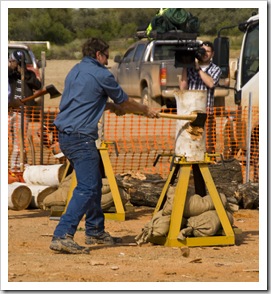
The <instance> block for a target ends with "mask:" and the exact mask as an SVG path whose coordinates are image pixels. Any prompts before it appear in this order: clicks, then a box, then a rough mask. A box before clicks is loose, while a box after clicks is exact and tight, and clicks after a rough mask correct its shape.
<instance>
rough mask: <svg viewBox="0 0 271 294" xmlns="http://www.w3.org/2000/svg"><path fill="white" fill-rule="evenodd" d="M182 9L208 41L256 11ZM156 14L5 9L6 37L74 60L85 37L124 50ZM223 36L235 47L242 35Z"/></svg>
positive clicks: (121, 10)
mask: <svg viewBox="0 0 271 294" xmlns="http://www.w3.org/2000/svg"><path fill="white" fill-rule="evenodd" d="M101 3H102V2H101ZM185 9H186V10H187V11H189V12H190V13H192V14H193V15H194V16H197V17H198V19H199V21H200V32H199V38H201V36H203V35H208V36H211V37H212V39H213V37H215V36H216V35H217V32H218V31H219V30H220V28H222V27H224V26H231V25H237V24H238V23H240V22H243V21H245V20H246V19H248V18H249V17H250V16H251V13H252V12H258V11H257V9H251V8H206V9H202V8H201V9H199V8H191V9H188V8H185ZM157 11H158V8H99V9H87V8H80V9H71V8H62V9H58V8H9V11H8V37H9V40H19V41H50V42H51V44H52V50H51V52H48V56H58V57H59V58H60V57H61V54H63V55H65V56H66V58H67V57H68V56H71V57H72V58H77V56H80V53H79V54H78V50H79V51H80V50H81V45H82V43H83V41H82V40H84V39H86V38H89V37H100V38H102V39H104V40H105V41H107V42H109V43H110V44H114V42H115V44H117V43H118V40H120V39H124V40H125V42H124V44H125V48H127V44H128V43H131V39H130V38H132V37H133V36H134V35H135V33H136V30H137V28H138V27H142V26H147V25H148V24H149V22H150V21H151V19H152V18H153V17H154V16H155V14H156V12H157ZM223 34H225V35H228V36H230V37H231V39H232V40H233V42H232V45H233V46H236V47H238V45H239V44H240V40H241V36H242V33H240V32H239V30H238V29H237V28H235V29H230V30H225V31H223ZM78 40H80V41H81V42H80V45H79V44H78V43H79V41H78ZM127 40H129V41H127ZM75 44H76V46H75ZM123 48H124V47H123ZM123 48H114V49H113V50H116V51H122V50H123Z"/></svg>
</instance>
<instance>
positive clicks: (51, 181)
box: [23, 164, 65, 187]
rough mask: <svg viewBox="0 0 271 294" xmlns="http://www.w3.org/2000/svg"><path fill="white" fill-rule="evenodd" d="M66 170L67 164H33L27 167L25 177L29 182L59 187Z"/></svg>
mask: <svg viewBox="0 0 271 294" xmlns="http://www.w3.org/2000/svg"><path fill="white" fill-rule="evenodd" d="M64 172H65V164H54V165H31V166H27V167H26V169H25V171H24V173H23V178H24V181H25V182H26V183H27V184H32V185H41V186H50V187H58V186H59V184H60V182H61V180H62V177H63V174H64Z"/></svg>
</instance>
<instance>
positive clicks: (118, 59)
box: [114, 55, 122, 63]
mask: <svg viewBox="0 0 271 294" xmlns="http://www.w3.org/2000/svg"><path fill="white" fill-rule="evenodd" d="M121 59H122V58H121V55H116V56H115V58H114V62H116V63H120V62H121Z"/></svg>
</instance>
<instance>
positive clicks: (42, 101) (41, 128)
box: [40, 51, 46, 165]
mask: <svg viewBox="0 0 271 294" xmlns="http://www.w3.org/2000/svg"><path fill="white" fill-rule="evenodd" d="M45 62H46V57H45V51H42V52H41V64H42V75H41V84H42V88H43V87H44V82H45ZM40 106H41V110H40V112H41V120H40V164H41V165H42V164H43V141H44V133H43V132H44V130H43V129H44V126H43V125H44V95H42V96H41V103H40Z"/></svg>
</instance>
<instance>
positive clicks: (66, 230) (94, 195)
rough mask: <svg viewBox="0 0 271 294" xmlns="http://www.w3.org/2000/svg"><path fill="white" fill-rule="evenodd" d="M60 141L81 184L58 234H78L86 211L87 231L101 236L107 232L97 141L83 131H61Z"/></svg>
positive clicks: (62, 236)
mask: <svg viewBox="0 0 271 294" xmlns="http://www.w3.org/2000/svg"><path fill="white" fill-rule="evenodd" d="M59 144H60V149H61V151H62V152H63V154H64V155H65V156H66V157H67V159H68V160H69V161H70V164H71V166H72V167H73V168H74V170H75V173H76V179H77V186H76V188H75V189H74V191H73V195H72V198H71V200H70V202H69V204H68V207H67V210H66V213H65V214H63V215H62V216H61V218H60V221H59V223H58V225H57V227H56V229H55V232H54V236H55V237H60V238H65V236H66V234H69V235H72V236H74V234H75V232H76V230H77V227H78V224H79V222H80V221H81V219H82V217H83V216H84V214H86V219H85V227H86V235H88V236H97V235H99V234H101V233H102V232H104V214H103V211H102V208H101V197H102V192H101V189H102V176H101V172H100V169H99V164H100V156H99V153H98V150H97V148H96V145H95V141H94V140H93V139H92V138H90V137H89V136H86V135H83V134H79V133H73V134H65V133H59Z"/></svg>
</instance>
